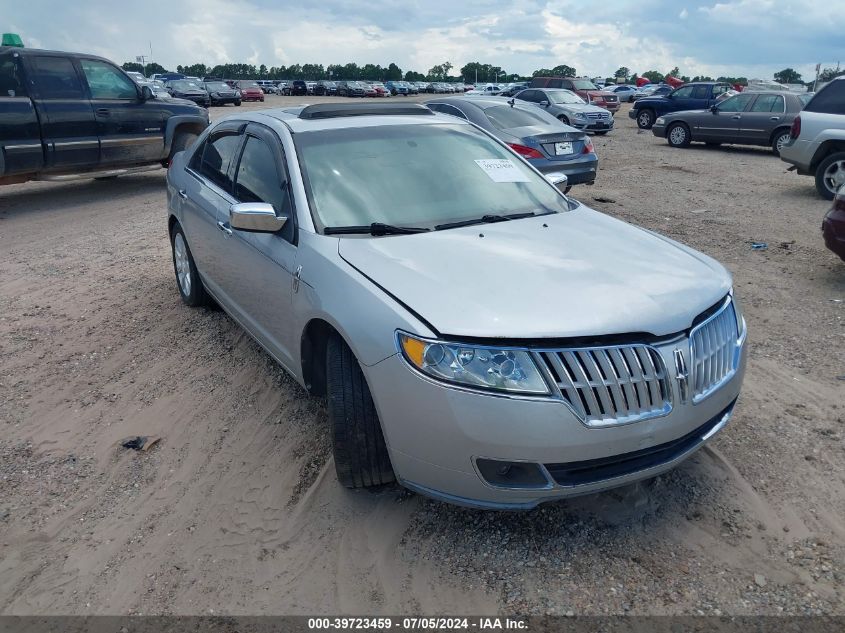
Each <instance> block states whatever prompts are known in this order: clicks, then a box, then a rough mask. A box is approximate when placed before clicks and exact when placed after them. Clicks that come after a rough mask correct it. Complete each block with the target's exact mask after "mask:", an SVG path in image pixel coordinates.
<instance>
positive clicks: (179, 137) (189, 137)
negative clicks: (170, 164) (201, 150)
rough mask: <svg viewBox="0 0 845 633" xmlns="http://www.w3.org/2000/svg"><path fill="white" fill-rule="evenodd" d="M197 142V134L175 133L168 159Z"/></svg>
mask: <svg viewBox="0 0 845 633" xmlns="http://www.w3.org/2000/svg"><path fill="white" fill-rule="evenodd" d="M195 140H197V134H196V133H194V132H177V133H176V136H175V137H174V139H173V145H171V146H170V158H171V160H172V159H173V157H174V156H175V155H176V154H178V153H179V152H181V151H183V150H186V149H188V148H189V147H190V146H191V145H193V143H194V141H195Z"/></svg>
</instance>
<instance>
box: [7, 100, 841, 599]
mask: <svg viewBox="0 0 845 633" xmlns="http://www.w3.org/2000/svg"><path fill="white" fill-rule="evenodd" d="M292 101H294V100H293V99H289V98H287V99H285V98H281V97H270V98H268V103H267V104H264V105H265V106H267V105H272V104H274V103H289V102H292ZM246 107H253V106H245V108H246ZM224 112H225V113H226V114H230V113H232V112H234V109H233V108H227V109H225V111H224V110H221V109H215V110H214V111H213V114H214V115H215V116H219V115H220V114H221V113H224ZM617 122H618V128H617V130H615V131H614V132H613V133H612V134H610V135H609V136H608V137H606V138H596V147H597V151H598V153H599V156H600V159H601V161H602V162H601V172H600V175H599V179H598V183H597V184H596V185H595V186H594V187H581V188H576V189H575V190H574V191H573V193H574V195H575V196H576V197H578V198H579V199H581V200H582V201H584V202H586V203H588V204H591V205H593V206H595V207H596V208H598V209H600V210H602V211H605V212H607V213H610V214H612V215H614V216H617V217H620V218H623V219H625V220H627V221H630V222H634V223H637V224H640V225H643V226H646V227H648V228H650V229H653V230H656V231H659V232H661V233H664V234H667V235H669V236H671V237H673V238H675V239H678V240H680V241H683V242H685V243H687V244H690V245H692V246H693V247H695V248H698V249H701V250H703V251H704V252H706V253H708V254H710V255H713V256H715V257H716V258H718V259H719V260H721V261H722V262H724V263H725V264H726V265H727V266H728V268H730V269H731V271H732V272H733V273H734V275H735V282H736V289H737V291H738V293H739V296H740V297H741V299H742V301H743V304H744V309H745V313H746V318H747V319H748V322H749V327H750V340H751V352H750V362H749V367H748V375H747V378H746V383H745V390H744V392H743V395H742V397H741V399H740V403H739V405H738V409H737V413H736V416H735V417H734V419H733V421H732V422H731V424H730V425H729V426H728V428H727V429H726V430H725V432H724V433H722V434H721V436H719V437H718V439H717V440H716V441H715V442H713V444H712V445H711V446H710V447H708V448H706V449H705V450H703V451H701V452H700V453H699V454H698V455H697V456H696V457H695V458H693V459H691V460H690V461H689V462H688V463H686V464H685V465H683V466H682V467H681V468H679V469H677V470H675V471H674V472H672V473H670V474H668V475H666V476H663V477H660V478H658V479H656V480H653V481H651V482H648V483H646V484H640V485H637V486H632V487H629V488H625V489H621V490H618V491H614V492H610V493H606V494H601V495H595V496H589V497H584V498H579V499H576V500H573V501H569V502H563V503H556V504H553V505H547V506H544V507H541V508H539V509H537V510H536V511H533V512H530V513H526V514H499V513H489V512H479V511H469V510H464V509H459V508H454V507H451V506H446V505H442V504H439V503H435V502H431V501H428V500H425V499H423V498H420V497H417V496H414V495H410V494H407V493H403V492H402V491H401V490H398V489H387V490H381V491H378V492H375V493H371V492H357V493H353V492H349V491H346V490H344V489H341V488H340V487H339V485H338V484H337V482H336V481H335V477H334V467H333V464H332V461H331V455H330V447H329V443H328V429H327V426H326V419H325V411H324V404H323V402H321V401H319V400H316V399H311V398H309V397H307V396H306V395H305V393H304V392H303V391H302V390H301V389H300V388H299V387H298V386H297V385H296V384H295V383H294V382H293V381H292V380H290V379H289V378H287V377H286V376H285V375H284V374H283V373H282V371H281V370H280V369H279V368H278V367H277V366H275V365H274V363H273V362H272V361H271V360H270V359H269V358H268V357H267V356H266V355H265V354H264V353H263V352H262V351H261V350H260V349H259V347H258V346H257V345H256V344H254V343H253V342H252V341H251V339H250V338H249V336H248V335H246V334H245V333H244V332H243V331H242V330H241V329H240V328H239V327H238V326H237V325H235V324H234V323H233V322H232V321H231V320H230V319H229V318H228V317H227V316H226V315H225V314H224V313H222V312H220V311H213V310H193V309H189V308H187V307H186V306H184V305H182V303H181V302H180V300H179V295H178V293H177V290H176V286H175V280H174V277H173V271H172V267H171V261H170V250H169V244H168V240H167V235H166V230H165V217H166V215H165V196H164V173H163V172H156V173H150V174H145V175H140V176H133V177H125V178H120V179H118V180H116V181H110V182H107V181H104V182H94V181H80V182H75V183H69V184H49V183H31V184H27V185H20V186H9V187H3V188H2V189H0V270H2V277H0V613H5V614H35V613H37V614H45V613H50V614H58V613H73V614H85V613H97V614H105V613H110V614H128V613H145V614H151V613H155V614H207V613H210V612H212V610H213V612H214V613H226V614H291V613H299V614H313V613H320V612H343V613H393V614H395V613H400V612H406V613H407V612H415V613H429V614H434V613H444V614H445V613H494V612H520V613H568V612H572V613H579V614H580V613H654V614H665V613H692V614H695V613H708V614H710V613H724V614H778V613H840V614H842V613H845V589H843V587H845V582H843V580H845V578H844V577H843V575H844V574H845V526H843V517H845V483H843V482H844V481H845V477H844V475H845V459H843V456H844V455H843V434H845V425H844V424H843V422H844V421H845V417H843V416H844V415H845V397H843V394H845V355H843V352H842V350H843V343H845V338H843V337H845V321H843V316H845V303H843V300H845V265H843V264H842V262H840V261H839V260H838V259H836V258H835V256H834V255H833V254H831V253H829V252H827V251H826V250H825V249H824V247H823V244H822V240H821V235H820V232H819V224H820V220H821V217H822V215H823V214H824V212H825V210H826V208H827V203H825V202H823V201H821V200H820V199H819V198H817V197H816V195H815V192H814V190H813V184H812V180H811V179H810V178H803V177H798V176H796V175H794V174H786V173H785V164H784V163H782V162H781V161H779V160H777V159H776V158H775V157H773V156H772V155H771V154H770V153H769V152H767V151H765V150H763V149H747V148H740V147H730V148H721V149H710V148H704V147H692V148H690V149H687V150H673V149H671V148H669V147H668V146H667V145H666V143H665V141H660V140H658V139H656V138H654V137H653V136H652V135H651V133H638V132H637V130H636V127H635V126H634V125H633V123H632V122H631V121H630V120H629V119H628V117H627V116H625V114H624V113H621V114H620V115H619V116H618V117H617ZM597 197H598V198H603V199H612V200H614V201H615V202H597V201H595V200H594V199H595V198H597ZM751 241H763V242H767V243H768V245H769V246H768V250H765V251H757V250H752V249H751V247H750V244H749V243H750V242H751ZM153 434H155V435H160V436H161V437H162V440H161V442H160V443H159V444H158V445H156V446H155V447H154V448H153V449H152V450H150V451H149V452H147V453H143V452H135V451H131V450H126V449H123V448H121V447H120V446H119V441H120V440H121V439H122V438H125V437H127V436H132V435H153Z"/></svg>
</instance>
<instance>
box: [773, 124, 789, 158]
mask: <svg viewBox="0 0 845 633" xmlns="http://www.w3.org/2000/svg"><path fill="white" fill-rule="evenodd" d="M788 139H789V130H777V131H776V132H775V134H774V136H772V151H773V152H774V153H775V156H780V148H781V147H782V146H783V144H784V143H786V141H787V140H788Z"/></svg>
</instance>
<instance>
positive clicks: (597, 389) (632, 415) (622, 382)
mask: <svg viewBox="0 0 845 633" xmlns="http://www.w3.org/2000/svg"><path fill="white" fill-rule="evenodd" d="M539 356H540V357H541V359H542V361H543V364H544V365H545V367H546V368H547V369H548V371H549V373H550V374H551V377H552V379H553V380H554V382H555V384H557V387H558V389H559V390H560V395H561V396H562V397H563V398H564V400H566V401H567V402H568V403H569V406H570V407H571V408H572V410H573V411H574V412H575V413H576V415H578V416H579V417H580V418H581V420H582V421H583V422H584V423H585V424H587V425H588V426H612V425H617V424H627V423H629V422H636V421H638V420H643V419H646V418H652V417H657V416H660V415H665V414H667V413H669V411H671V409H672V398H671V390H670V387H669V382H668V380H667V376H666V368H665V366H664V364H663V358H662V357H661V356H660V354H659V353H658V351H657V350H656V349H654V348H653V347H649V346H648V345H618V346H610V347H591V348H580V349H562V350H554V351H544V352H540V353H539Z"/></svg>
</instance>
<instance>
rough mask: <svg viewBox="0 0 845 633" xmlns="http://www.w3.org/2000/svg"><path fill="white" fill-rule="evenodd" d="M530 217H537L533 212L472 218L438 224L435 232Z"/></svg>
mask: <svg viewBox="0 0 845 633" xmlns="http://www.w3.org/2000/svg"><path fill="white" fill-rule="evenodd" d="M532 215H537V214H536V213H534V212H533V211H528V212H527V213H509V214H507V215H492V214H490V215H482V216H481V217H480V218H473V219H471V220H461V221H459V222H447V223H446V224H438V225H437V226H435V227H434V228H435V230H437V231H442V230H443V229H454V228H457V227H459V226H472V225H473V224H492V223H493V222H506V221H508V220H519V219H520V218H530V217H531V216H532Z"/></svg>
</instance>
